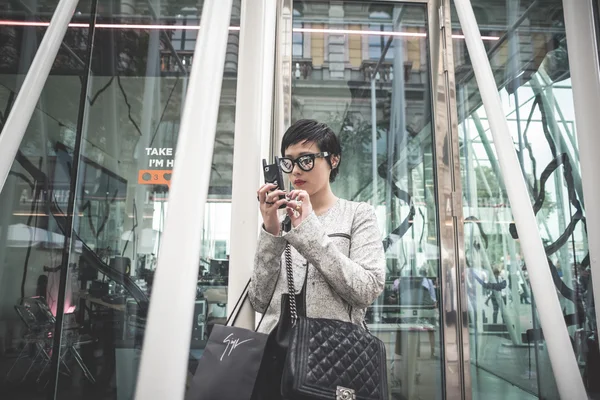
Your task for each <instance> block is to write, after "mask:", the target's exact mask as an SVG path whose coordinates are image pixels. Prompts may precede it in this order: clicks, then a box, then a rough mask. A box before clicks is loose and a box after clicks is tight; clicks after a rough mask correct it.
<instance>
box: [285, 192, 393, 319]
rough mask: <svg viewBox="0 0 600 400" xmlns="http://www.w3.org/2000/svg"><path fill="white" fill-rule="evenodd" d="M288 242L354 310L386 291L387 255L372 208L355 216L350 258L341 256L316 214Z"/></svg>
mask: <svg viewBox="0 0 600 400" xmlns="http://www.w3.org/2000/svg"><path fill="white" fill-rule="evenodd" d="M284 238H285V239H286V240H287V241H288V242H289V243H290V244H291V245H292V246H294V247H295V248H296V250H298V252H299V253H300V254H302V256H304V258H306V260H308V262H310V263H311V264H312V265H314V266H315V268H317V269H318V270H319V272H321V274H322V275H323V277H324V278H325V280H326V281H327V283H329V285H330V286H331V287H332V288H333V290H334V291H335V292H336V293H337V294H338V295H340V296H341V297H342V298H343V299H345V300H346V301H347V302H348V304H350V305H351V306H352V307H356V308H366V307H368V306H369V305H371V304H372V303H373V301H375V299H376V298H377V296H379V295H380V294H381V292H382V291H383V288H384V284H385V254H384V251H383V243H382V241H381V233H380V232H379V228H378V227H377V217H376V216H375V213H374V211H373V209H372V208H371V207H370V206H369V205H368V204H366V203H361V204H359V205H358V208H357V210H356V213H355V215H354V222H353V224H352V232H351V242H350V257H347V256H346V255H344V254H343V253H342V252H340V250H339V249H338V247H337V246H336V245H335V244H334V243H333V241H332V240H331V238H330V237H329V236H327V233H326V232H325V229H324V228H323V226H322V225H321V223H320V222H319V219H318V218H317V216H316V215H315V214H314V213H312V214H311V215H310V216H309V217H308V218H306V219H305V220H304V221H302V223H301V224H300V225H298V226H297V227H296V228H294V229H292V230H291V231H290V232H288V233H287V234H286V235H285V236H284Z"/></svg>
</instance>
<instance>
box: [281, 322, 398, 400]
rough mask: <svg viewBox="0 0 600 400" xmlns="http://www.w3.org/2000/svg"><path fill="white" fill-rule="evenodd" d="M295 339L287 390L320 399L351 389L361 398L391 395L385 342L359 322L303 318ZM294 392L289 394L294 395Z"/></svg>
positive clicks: (371, 399)
mask: <svg viewBox="0 0 600 400" xmlns="http://www.w3.org/2000/svg"><path fill="white" fill-rule="evenodd" d="M297 324H298V325H297V326H296V329H294V330H293V334H292V337H291V341H290V351H289V353H288V362H287V363H286V368H287V371H286V373H284V376H286V378H287V379H290V378H291V379H292V380H293V382H290V381H288V382H282V384H283V386H284V390H286V391H287V390H289V389H290V388H291V389H292V391H293V392H294V393H296V394H304V395H307V396H310V397H311V398H315V399H335V398H336V393H337V394H339V389H340V388H341V389H346V390H347V389H350V391H353V392H354V396H355V397H354V398H355V399H358V400H383V399H386V400H387V398H388V395H387V372H386V365H385V363H386V356H385V346H384V344H383V342H381V340H379V339H378V338H377V337H375V336H373V335H371V334H370V333H369V332H367V331H365V330H363V329H362V328H360V327H358V326H357V325H355V324H352V323H350V322H343V321H338V320H332V319H320V318H304V317H300V318H299V320H298V322H297ZM295 397H296V396H294V394H292V393H290V398H295Z"/></svg>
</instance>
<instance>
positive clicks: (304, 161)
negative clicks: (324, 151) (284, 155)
mask: <svg viewBox="0 0 600 400" xmlns="http://www.w3.org/2000/svg"><path fill="white" fill-rule="evenodd" d="M298 165H299V166H300V168H302V169H303V170H304V171H310V170H311V169H313V165H314V162H313V158H312V157H310V156H304V157H300V158H299V159H298Z"/></svg>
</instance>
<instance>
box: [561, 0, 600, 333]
mask: <svg viewBox="0 0 600 400" xmlns="http://www.w3.org/2000/svg"><path fill="white" fill-rule="evenodd" d="M593 1H595V0H588V1H569V0H563V8H564V13H565V29H566V32H567V38H568V41H569V47H568V53H569V68H570V71H571V83H572V85H573V101H574V103H575V107H574V108H575V119H576V121H577V140H578V142H579V161H580V165H581V175H582V178H583V180H582V186H583V193H584V195H585V198H586V200H587V201H588V204H595V203H596V200H597V199H600V184H599V182H598V173H597V171H598V168H599V167H600V165H599V160H598V156H597V154H596V151H597V149H598V148H600V138H598V135H597V127H598V126H600V114H598V110H597V104H599V103H600V74H599V72H598V71H600V61H599V59H598V58H599V54H598V39H599V38H598V37H597V29H598V21H597V20H595V16H596V12H595V11H594V6H593V5H592V2H593ZM592 49H593V50H592ZM573 60H575V61H574V62H572V61H573ZM585 211H586V214H587V220H588V226H587V239H588V248H589V252H590V268H591V270H592V285H593V290H594V297H595V298H596V299H598V298H599V296H600V270H599V263H598V252H599V251H600V223H599V222H600V212H599V210H598V209H597V208H596V207H588V208H587V209H586V210H585ZM599 320H600V307H596V321H599Z"/></svg>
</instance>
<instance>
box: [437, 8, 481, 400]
mask: <svg viewBox="0 0 600 400" xmlns="http://www.w3.org/2000/svg"><path fill="white" fill-rule="evenodd" d="M433 6H435V8H434V7H433ZM429 8H430V10H429V11H430V22H429V23H430V27H429V30H430V37H431V39H430V43H429V45H430V54H431V71H432V74H433V76H432V78H431V82H432V88H431V90H432V93H433V99H434V104H433V105H434V112H435V117H434V123H435V129H434V139H435V158H436V160H435V172H436V174H435V178H436V180H435V185H436V188H437V190H436V195H437V203H438V208H437V209H438V232H439V241H440V247H441V250H442V252H441V254H440V259H441V262H442V265H441V271H440V272H441V282H442V286H443V290H444V291H445V293H444V292H442V296H443V298H444V301H443V302H442V318H441V321H442V329H443V335H444V342H443V343H444V352H445V357H444V369H445V385H446V398H448V399H467V400H469V399H471V375H470V371H471V369H470V347H469V331H468V317H467V315H468V307H467V301H466V290H463V288H464V287H465V280H464V268H465V265H466V264H465V247H464V224H463V221H464V217H463V206H462V183H461V179H460V159H459V154H460V153H459V143H458V138H459V135H458V115H457V108H456V89H455V87H456V84H455V78H454V61H453V60H454V56H453V51H452V29H451V23H450V0H438V1H436V2H435V4H431V5H430V6H429ZM434 32H437V35H434ZM434 71H435V72H434ZM461 348H462V349H461ZM461 350H462V351H461Z"/></svg>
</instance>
